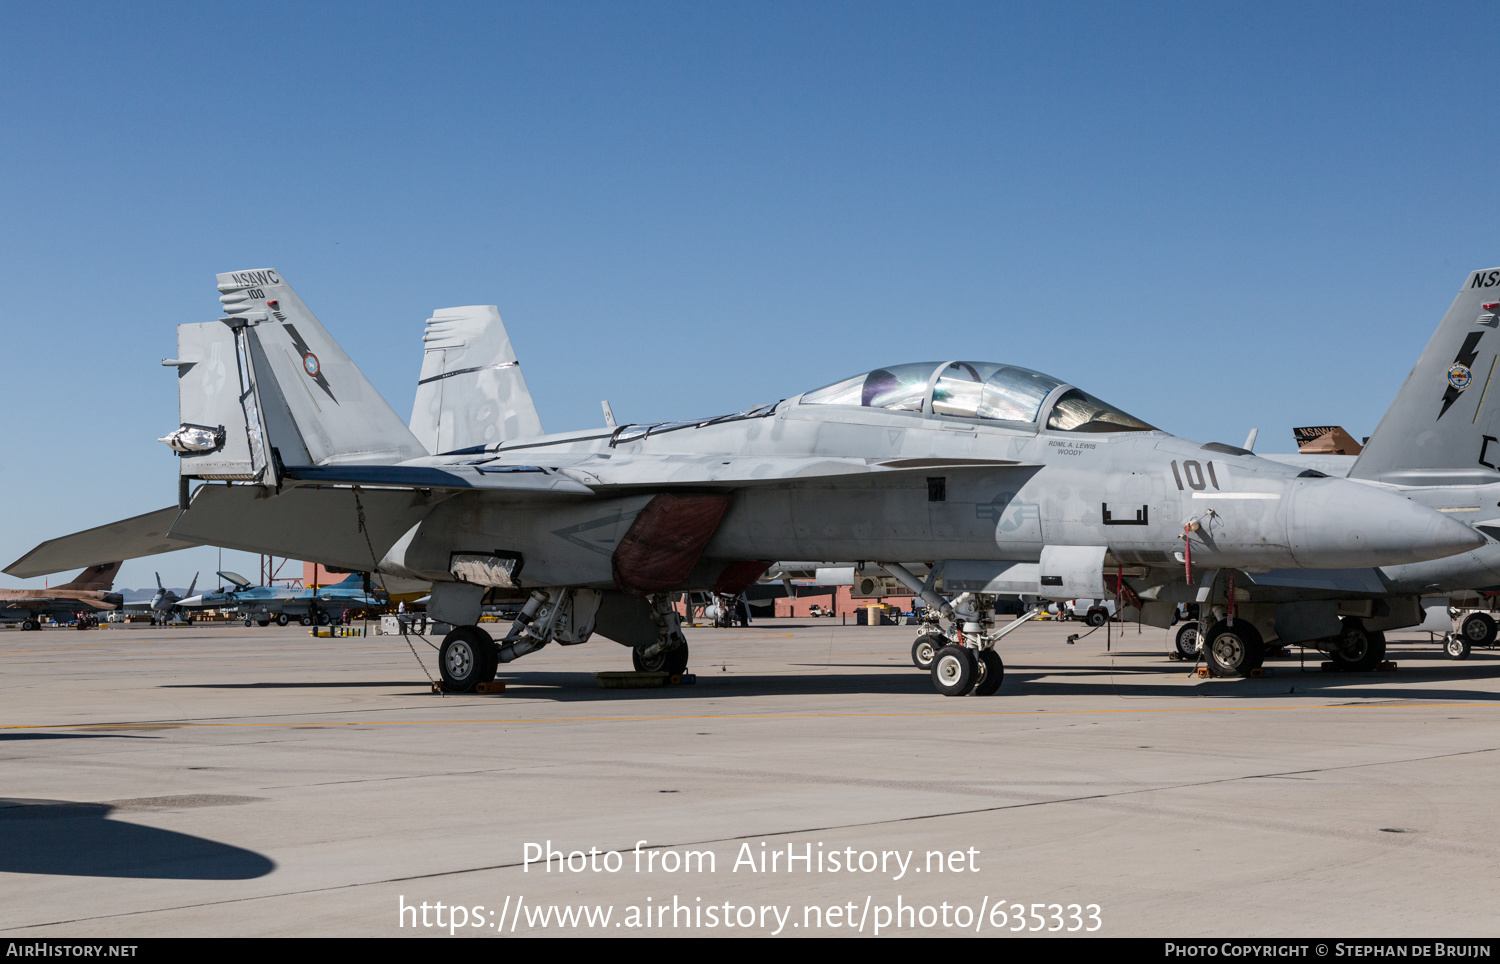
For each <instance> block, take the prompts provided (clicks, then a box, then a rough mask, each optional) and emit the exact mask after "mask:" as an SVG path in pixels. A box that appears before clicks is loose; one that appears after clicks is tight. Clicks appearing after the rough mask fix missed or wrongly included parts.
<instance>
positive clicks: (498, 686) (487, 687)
mask: <svg viewBox="0 0 1500 964" xmlns="http://www.w3.org/2000/svg"><path fill="white" fill-rule="evenodd" d="M474 692H476V693H484V694H486V695H490V694H493V693H504V692H505V684H504V683H498V682H495V681H494V680H491V681H490V682H488V683H480V684H479V685H478V686H476V687H474Z"/></svg>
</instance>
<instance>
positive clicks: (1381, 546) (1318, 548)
mask: <svg viewBox="0 0 1500 964" xmlns="http://www.w3.org/2000/svg"><path fill="white" fill-rule="evenodd" d="M1287 528H1288V530H1289V531H1288V533H1287V535H1288V538H1289V539H1290V542H1291V546H1292V556H1293V558H1295V559H1296V560H1297V563H1298V564H1299V565H1301V566H1304V567H1306V568H1309V569H1355V568H1366V567H1370V566H1398V565H1406V564H1407V563H1413V562H1425V561H1427V560H1428V559H1441V558H1443V557H1444V556H1451V555H1456V554H1457V553H1460V552H1468V551H1469V550H1471V549H1477V548H1478V547H1479V546H1482V545H1484V544H1485V541H1486V540H1485V538H1484V536H1482V535H1480V534H1479V533H1478V532H1477V531H1475V530H1474V529H1472V528H1470V527H1469V526H1466V525H1464V524H1463V523H1462V522H1457V521H1455V520H1453V519H1450V518H1448V517H1447V516H1446V515H1443V514H1442V513H1441V512H1438V511H1436V510H1434V509H1429V508H1427V507H1426V506H1425V505H1418V504H1417V503H1415V502H1413V501H1411V500H1410V499H1408V498H1405V497H1404V496H1400V495H1397V494H1395V493H1393V492H1387V491H1385V490H1382V489H1378V488H1375V487H1374V486H1369V485H1362V484H1360V483H1358V482H1347V481H1345V480H1343V479H1305V480H1304V479H1299V480H1297V482H1296V483H1295V484H1294V486H1293V488H1292V493H1291V512H1290V513H1289V515H1288V519H1287Z"/></svg>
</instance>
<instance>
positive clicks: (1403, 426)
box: [1349, 268, 1500, 485]
mask: <svg viewBox="0 0 1500 964" xmlns="http://www.w3.org/2000/svg"><path fill="white" fill-rule="evenodd" d="M1497 368H1500V268H1492V269H1488V270H1484V271H1475V272H1473V273H1471V274H1470V275H1469V276H1468V278H1467V279H1466V280H1465V281H1464V286H1463V288H1462V289H1461V290H1460V291H1459V293H1458V297H1457V298H1455V299H1454V300H1453V304H1452V305H1451V306H1450V307H1449V308H1448V313H1447V314H1446V315H1444V316H1443V320H1442V323H1441V324H1439V325H1438V329H1437V331H1436V332H1435V333H1434V334H1433V336H1432V340H1431V341H1429V342H1428V343H1427V348H1426V349H1425V350H1424V351H1423V352H1422V355H1421V357H1420V358H1418V359H1417V364H1416V366H1415V367H1414V368H1413V369H1412V370H1411V374H1410V375H1408V376H1407V377H1406V382H1405V383H1404V384H1403V385H1402V386H1401V391H1400V392H1398V393H1397V395H1396V400H1395V401H1394V402H1392V403H1391V407H1390V408H1389V409H1388V410H1387V411H1386V413H1385V417H1384V418H1382V419H1381V420H1380V424H1379V425H1378V426H1377V427H1376V429H1375V432H1374V434H1372V435H1371V436H1370V440H1369V442H1368V443H1366V445H1365V448H1364V451H1363V452H1361V453H1360V456H1359V459H1358V460H1357V461H1356V462H1355V463H1354V467H1353V468H1352V469H1351V470H1350V472H1349V477H1350V478H1358V479H1371V480H1374V481H1380V482H1390V483H1394V484H1398V485H1465V484H1468V485H1479V484H1486V483H1491V482H1500V384H1496V382H1497V381H1500V378H1497V376H1500V371H1497Z"/></svg>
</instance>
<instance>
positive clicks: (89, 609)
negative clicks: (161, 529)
mask: <svg viewBox="0 0 1500 964" xmlns="http://www.w3.org/2000/svg"><path fill="white" fill-rule="evenodd" d="M119 571H120V563H118V562H106V563H103V564H101V565H97V566H89V567H88V568H87V569H85V570H84V571H83V572H81V573H79V574H78V575H77V577H76V578H74V579H73V580H72V581H71V582H67V583H64V584H63V585H61V586H55V587H52V588H50V589H0V623H17V622H18V623H20V624H21V628H22V629H24V630H32V629H41V628H42V620H44V619H54V620H57V621H58V622H72V621H74V620H80V622H81V624H82V625H85V626H86V625H88V624H89V622H90V620H93V619H95V615H94V614H96V613H100V612H108V611H110V610H113V609H118V608H119V607H120V604H121V603H122V602H123V601H124V597H123V596H121V595H120V594H119V593H117V592H115V591H114V585H115V574H116V573H118V572H119Z"/></svg>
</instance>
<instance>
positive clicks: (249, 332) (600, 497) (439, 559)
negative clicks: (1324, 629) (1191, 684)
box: [7, 270, 1483, 694]
mask: <svg viewBox="0 0 1500 964" xmlns="http://www.w3.org/2000/svg"><path fill="white" fill-rule="evenodd" d="M218 282H219V292H220V301H221V302H222V304H223V307H224V315H225V317H223V318H222V319H220V320H219V321H214V322H206V323H201V324H187V325H181V326H179V328H178V352H177V357H176V358H171V359H168V360H167V361H166V362H165V363H164V364H167V365H168V366H170V367H174V368H176V370H177V375H178V389H179V403H180V418H181V425H180V427H179V428H177V429H176V430H175V431H173V432H171V433H169V434H168V435H167V436H166V437H165V438H164V441H166V442H167V444H168V445H170V446H171V447H172V448H173V449H174V450H175V451H177V452H178V453H179V456H180V459H179V465H180V472H179V475H180V489H179V506H178V507H174V508H170V509H164V510H161V511H159V512H157V513H150V514H148V515H146V516H139V517H136V518H134V519H127V520H124V521H122V522H120V523H115V524H113V525H112V526H104V527H101V528H99V529H95V530H90V531H89V532H85V533H79V534H76V535H74V536H68V537H64V538H62V539H57V540H53V541H51V542H49V543H44V544H43V545H41V546H39V547H37V548H36V549H34V550H33V551H32V552H30V553H28V554H27V555H26V556H24V557H23V558H22V559H21V560H18V561H17V562H16V563H14V564H12V565H11V566H10V567H9V569H7V572H10V573H12V574H13V575H26V574H29V573H33V572H35V573H40V572H46V571H52V570H55V569H58V568H60V567H61V565H62V564H63V563H64V561H65V560H72V559H75V558H78V557H80V556H91V555H96V554H98V553H100V552H104V551H106V548H107V549H108V550H109V551H118V549H119V548H120V547H122V546H124V547H125V548H126V549H127V550H129V551H128V553H127V554H130V555H134V554H141V553H142V552H143V551H163V550H164V549H166V548H175V547H180V546H183V545H195V544H211V545H219V546H225V547H228V548H235V549H243V550H247V551H251V552H270V553H275V554H277V555H283V556H289V557H293V558H300V559H307V560H313V561H317V562H320V563H323V564H324V565H327V566H330V567H336V568H340V569H346V570H361V569H364V570H368V571H371V572H372V573H376V574H380V573H389V574H393V575H397V576H404V577H408V578H413V579H421V580H427V581H430V582H431V583H432V594H431V598H430V601H429V604H428V612H429V614H430V615H431V616H433V617H434V618H436V619H438V620H441V621H443V622H446V623H449V624H451V625H452V626H453V627H454V628H453V630H452V632H450V633H448V635H447V636H446V637H445V639H444V640H443V644H442V647H441V651H440V655H439V664H440V668H441V671H442V674H443V678H444V680H445V682H446V683H447V685H448V686H449V687H450V688H452V689H455V690H467V689H471V688H473V687H474V686H475V685H476V684H478V683H479V682H481V681H484V680H486V679H489V678H492V677H493V675H494V673H495V671H496V667H497V664H498V663H500V662H508V661H510V660H513V659H515V658H517V657H518V656H521V655H523V654H525V653H528V652H531V651H533V650H536V649H538V648H540V647H542V646H545V645H546V644H547V643H549V642H558V643H561V644H565V645H566V644H575V643H582V642H584V641H585V640H587V639H588V638H589V637H590V636H591V635H592V634H593V633H595V632H598V633H600V634H601V635H603V636H605V637H607V638H609V639H613V640H615V641H616V642H619V643H622V644H624V645H626V646H629V647H630V648H631V649H632V651H633V656H634V661H635V664H636V666H637V668H639V669H643V670H659V671H665V672H670V673H676V672H681V671H682V670H684V669H685V668H686V666H687V660H688V649H687V641H686V639H685V638H684V637H683V633H682V630H681V627H680V624H679V618H678V615H677V613H676V611H675V609H674V607H673V600H674V597H675V596H676V594H678V593H681V592H684V591H695V590H696V591H714V592H721V593H726V594H730V595H733V594H737V593H738V592H740V591H741V590H742V589H744V588H745V587H747V586H748V585H750V584H751V583H753V582H754V581H755V580H756V579H757V578H758V577H759V576H760V575H761V573H762V572H764V571H765V569H766V568H767V566H768V565H769V564H770V561H771V560H777V559H841V560H865V561H869V562H874V563H880V564H881V565H882V566H883V568H884V569H885V570H886V571H888V572H890V573H891V574H892V575H893V576H894V577H896V578H897V579H900V580H901V581H902V582H903V584H905V585H906V586H907V587H908V588H909V589H911V590H912V591H913V592H914V593H917V594H918V595H921V596H922V597H923V599H924V600H925V601H926V602H927V603H928V606H929V608H930V609H931V610H933V611H934V612H936V613H938V614H940V618H941V626H940V627H939V628H940V631H941V632H942V634H943V639H944V642H945V644H944V646H943V648H942V650H941V651H940V653H939V655H938V658H937V659H936V660H935V662H934V664H933V670H932V673H933V679H934V683H935V685H936V686H937V688H938V689H939V690H940V691H941V692H943V693H947V694H961V693H966V692H970V691H976V692H993V691H994V690H995V689H996V688H997V687H998V686H999V684H1000V680H1001V674H1002V671H1003V666H1002V663H1001V660H1000V657H999V655H998V654H997V653H996V652H995V649H994V646H995V643H996V641H997V640H998V639H999V638H1000V637H1001V636H1002V635H1003V634H1004V633H1005V632H1007V631H1009V629H1010V628H1012V627H1013V626H1015V625H1019V623H1013V624H1007V626H1006V627H1005V628H1004V629H997V628H996V623H995V621H994V618H993V601H994V598H995V594H996V593H1003V592H1011V593H1023V594H1026V595H1028V596H1031V597H1043V598H1052V599H1071V598H1075V597H1079V596H1086V597H1092V598H1102V597H1105V596H1107V595H1112V594H1113V592H1114V588H1115V587H1116V586H1121V584H1122V583H1123V586H1121V588H1122V591H1127V592H1128V593H1129V601H1130V602H1131V603H1132V605H1136V606H1138V608H1139V612H1140V616H1141V618H1142V619H1144V620H1145V621H1146V622H1153V623H1155V622H1159V623H1160V624H1162V625H1166V624H1168V623H1169V622H1170V619H1171V616H1172V612H1173V610H1174V607H1175V601H1176V600H1175V598H1169V597H1173V596H1174V592H1175V588H1183V584H1184V577H1185V576H1188V577H1190V581H1192V583H1193V585H1192V586H1187V587H1185V588H1186V589H1187V590H1191V592H1190V595H1191V594H1194V593H1196V594H1202V593H1204V592H1205V590H1204V588H1203V586H1204V585H1208V586H1210V590H1208V591H1211V586H1212V585H1213V583H1208V582H1205V579H1206V577H1205V574H1206V573H1218V572H1232V571H1234V570H1250V571H1264V570H1271V569H1284V568H1327V567H1353V566H1375V565H1386V564H1402V563H1411V562H1420V561H1423V560H1427V559H1434V558H1440V557H1443V556H1447V555H1451V554H1453V553H1457V552H1463V551H1466V550H1469V549H1471V548H1473V547H1475V546H1477V545H1479V544H1481V543H1482V542H1483V538H1482V537H1481V536H1479V535H1478V534H1477V533H1476V532H1475V531H1474V530H1473V529H1471V528H1470V527H1468V526H1465V525H1463V524H1461V523H1458V522H1455V521H1453V520H1452V519H1450V518H1448V517H1447V516H1445V515H1443V514H1442V513H1439V512H1435V511H1433V510H1432V509H1429V508H1426V507H1424V506H1420V505H1417V504H1415V503H1413V502H1412V501H1410V500H1408V499H1405V498H1402V497H1400V496H1398V495H1393V494H1391V493H1389V492H1386V491H1382V490H1381V489H1379V488H1376V487H1371V486H1367V485H1359V484H1356V483H1353V482H1348V481H1345V480H1341V479H1331V478H1327V477H1324V476H1323V475H1322V474H1321V473H1318V472H1305V471H1300V470H1298V469H1297V468H1295V467H1292V466H1287V465H1284V464H1281V463H1277V462H1270V461H1266V460H1264V459H1259V458H1256V457H1255V456H1253V455H1250V454H1247V453H1245V452H1244V451H1243V450H1240V449H1237V448H1233V447H1230V446H1225V445H1218V444H1209V445H1200V444H1198V443H1196V442H1190V441H1187V440H1185V439H1181V438H1175V437H1173V436H1171V435H1169V434H1167V433H1166V432H1162V431H1159V430H1157V429H1155V428H1153V427H1152V426H1150V425H1148V424H1146V423H1144V422H1142V421H1141V420H1139V419H1137V418H1134V417H1132V416H1130V415H1128V414H1126V413H1125V412H1123V411H1121V410H1120V409H1118V408H1115V407H1114V406H1112V405H1109V404H1107V403H1105V402H1103V401H1100V400H1099V399H1097V398H1094V397H1093V396H1091V395H1089V394H1088V393H1086V392H1084V391H1082V390H1081V389H1079V388H1076V387H1074V386H1072V385H1070V384H1067V383H1066V382H1064V381H1063V380H1061V379H1058V378H1054V377H1051V376H1048V375H1044V374H1042V373H1040V372H1035V371H1030V370H1028V369H1025V368H1019V367H1016V366H1012V365H1006V364H999V363H993V362H973V361H939V362H918V363H910V364H902V365H895V366H892V367H889V368H882V369H877V370H875V371H871V372H866V373H863V374H860V375H857V376H854V377H851V378H844V379H841V380H839V381H837V382H834V383H832V384H829V385H826V386H824V387H822V388H818V389H815V390H813V391H810V392H807V393H805V394H803V395H799V396H797V397H795V398H789V399H784V400H782V401H780V402H776V403H773V404H766V405H758V406H755V407H752V408H748V409H745V410H744V411H741V412H737V413H734V414H730V415H724V416H719V417H717V418H702V419H691V420H686V421H679V422H666V423H660V424H653V425H618V426H613V427H607V428H605V429H602V430H585V431H577V432H568V433H561V434H553V435H543V434H541V426H540V421H539V419H537V417H536V411H535V407H534V406H533V405H532V402H531V397H530V394H529V393H528V391H527V389H526V384H525V381H524V379H523V377H522V375H521V371H520V367H519V364H518V362H517V360H516V357H515V354H514V352H513V351H512V350H511V347H510V342H509V339H508V337H507V336H506V335H505V332H504V328H503V326H502V325H501V324H500V319H499V314H498V312H497V311H496V310H495V309H494V308H493V307H468V308H454V309H446V310H444V311H440V312H438V313H437V314H436V315H434V317H433V318H432V319H431V320H429V323H428V331H427V339H426V342H427V356H426V360H425V361H424V364H423V369H422V379H421V386H420V387H419V393H418V403H417V411H416V412H414V415H413V419H412V427H411V428H408V426H407V425H406V424H404V423H403V422H402V421H401V419H400V418H399V417H398V416H397V415H396V414H395V412H393V411H392V410H391V408H390V406H389V405H387V404H386V402H385V401H384V400H383V399H382V398H381V397H380V396H379V395H378V394H377V393H376V391H375V389H374V387H373V386H371V385H370V383H369V382H368V381H367V380H366V379H365V378H364V376H363V375H362V374H361V373H360V372H359V370H358V369H357V368H356V367H355V366H354V364H353V363H352V362H351V361H350V360H349V358H348V356H347V355H346V354H345V353H344V352H343V350H342V349H341V348H340V347H339V346H338V344H337V343H336V342H335V341H334V340H333V338H332V337H330V336H329V334H328V332H327V331H326V330H325V329H324V328H323V326H322V325H321V324H320V323H319V322H318V320H317V319H316V318H315V317H314V316H313V315H312V313H311V312H310V311H308V309H307V307H306V306H305V305H304V304H303V303H302V301H301V300H300V299H299V298H298V297H297V296H296V294H295V293H294V292H293V291H292V289H291V288H290V287H289V286H288V285H287V284H286V283H285V281H284V280H283V279H282V277H281V275H280V274H279V273H278V272H276V271H273V270H256V271H239V272H231V273H227V274H221V275H219V276H218ZM192 479H200V480H204V481H206V482H222V483H226V484H208V485H201V486H199V487H198V488H197V489H196V490H193V491H192V492H191V493H189V491H188V487H189V483H190V480H192ZM1376 518H1378V519H1379V520H1380V524H1379V525H1371V524H1370V523H1369V520H1370V519H1376ZM903 560H905V561H913V562H923V563H928V564H931V565H932V567H933V570H934V571H936V569H937V566H938V564H941V566H942V572H943V579H944V583H945V585H946V586H947V587H949V590H948V594H947V595H939V594H938V593H937V592H936V591H935V589H934V588H933V586H932V585H931V584H924V582H923V580H921V579H919V578H918V577H917V576H916V575H914V574H913V573H912V571H911V570H910V569H908V568H907V567H906V566H903V565H901V561H903ZM1230 598H1233V596H1232V595H1231V597H1230ZM487 601H491V602H501V601H513V602H514V603H516V604H520V605H521V606H522V608H521V611H520V615H519V616H518V617H517V618H516V619H515V621H514V623H513V624H512V625H511V626H510V628H509V631H508V632H507V633H506V634H505V636H504V637H503V638H502V639H500V640H499V641H498V642H496V641H494V640H492V639H491V637H490V636H489V635H488V634H487V633H486V632H485V631H484V630H483V629H481V628H480V627H479V626H478V625H477V623H478V621H479V615H480V611H481V607H482V606H483V605H484V604H485V603H486V602H487ZM1236 615H1237V614H1236V612H1235V611H1234V609H1233V607H1232V606H1231V607H1230V609H1229V611H1228V612H1227V613H1226V614H1225V616H1224V618H1223V619H1221V620H1219V621H1217V622H1216V623H1215V624H1214V625H1213V627H1212V628H1210V629H1209V631H1208V635H1209V641H1210V645H1212V643H1213V641H1214V639H1215V638H1216V637H1217V636H1219V635H1225V634H1231V635H1232V634H1233V632H1234V631H1235V630H1236V629H1237V628H1238V629H1239V630H1240V632H1241V633H1243V632H1244V627H1245V626H1246V625H1247V623H1246V620H1245V619H1244V618H1243V617H1242V618H1240V619H1239V620H1238V622H1236ZM1233 648H1234V647H1232V646H1231V647H1228V649H1231V650H1232V649H1233ZM1241 648H1244V647H1241ZM1228 668H1229V669H1230V670H1231V671H1235V670H1238V669H1240V668H1241V667H1240V666H1239V665H1238V664H1235V663H1232V662H1231V663H1230V665H1229V667H1228Z"/></svg>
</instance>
